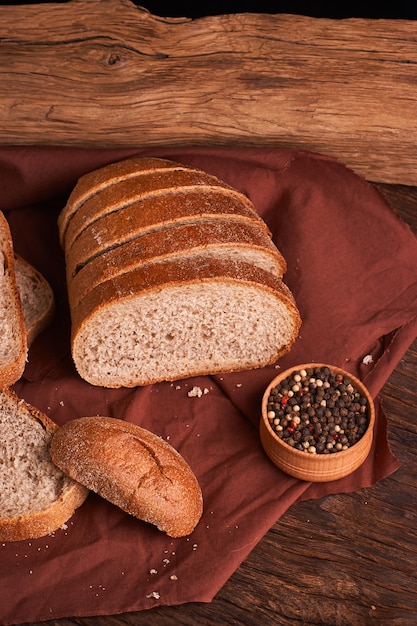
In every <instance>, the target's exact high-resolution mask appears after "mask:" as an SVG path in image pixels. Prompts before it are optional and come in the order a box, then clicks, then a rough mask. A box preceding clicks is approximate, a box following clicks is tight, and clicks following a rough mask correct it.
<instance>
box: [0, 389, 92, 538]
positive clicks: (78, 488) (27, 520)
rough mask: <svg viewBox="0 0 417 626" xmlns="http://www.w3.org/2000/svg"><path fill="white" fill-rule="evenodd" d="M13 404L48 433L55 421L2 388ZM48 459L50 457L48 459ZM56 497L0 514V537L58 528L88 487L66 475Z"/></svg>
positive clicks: (30, 535) (28, 535) (35, 534)
mask: <svg viewBox="0 0 417 626" xmlns="http://www.w3.org/2000/svg"><path fill="white" fill-rule="evenodd" d="M0 393H3V394H5V395H7V396H8V398H9V400H10V402H11V403H13V404H14V406H15V411H16V413H17V412H24V413H25V414H26V415H27V416H28V417H29V418H31V419H33V420H34V422H36V424H39V423H40V424H41V425H42V427H43V428H44V430H45V431H46V432H47V433H48V434H49V435H50V436H51V438H52V435H53V433H54V432H56V430H57V429H58V425H57V424H56V423H55V422H54V421H52V420H51V419H50V418H49V417H48V416H47V415H45V414H44V413H42V412H41V411H39V410H38V409H36V408H35V407H33V406H32V405H30V404H28V403H27V402H25V401H24V400H22V399H20V398H19V397H18V396H17V394H16V393H15V392H14V391H12V390H10V389H7V390H5V391H2V392H0ZM51 463H52V461H51ZM64 485H65V486H64V488H63V489H62V491H61V493H60V495H59V497H58V498H57V500H56V501H55V502H54V503H53V504H51V505H50V506H48V507H46V508H44V509H41V510H38V511H34V512H31V513H25V514H22V515H18V516H13V517H6V518H0V541H23V540H27V539H36V538H39V537H43V536H45V535H49V534H51V533H52V532H54V531H56V530H58V528H60V527H61V526H62V525H63V524H64V523H65V522H67V521H68V520H69V518H70V517H71V516H72V515H73V514H74V512H75V510H76V509H77V508H78V507H79V506H81V504H82V503H83V502H84V501H85V499H86V498H87V496H88V493H89V492H88V489H86V488H85V487H84V486H83V485H81V484H80V483H78V482H75V481H73V480H69V479H66V481H65V483H64Z"/></svg>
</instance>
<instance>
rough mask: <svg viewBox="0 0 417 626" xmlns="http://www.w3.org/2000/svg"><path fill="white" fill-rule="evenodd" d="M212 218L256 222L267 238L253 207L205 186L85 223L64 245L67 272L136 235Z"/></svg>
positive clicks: (225, 191) (143, 201) (221, 190)
mask: <svg viewBox="0 0 417 626" xmlns="http://www.w3.org/2000/svg"><path fill="white" fill-rule="evenodd" d="M214 218H219V219H225V218H227V219H228V220H230V222H238V223H239V224H240V223H242V224H248V225H256V226H257V227H258V228H259V229H260V230H262V231H263V232H264V233H265V235H268V236H269V237H270V231H269V229H268V227H267V225H266V224H265V222H264V221H263V220H262V218H261V217H260V216H259V215H258V214H257V213H256V211H255V210H254V208H253V207H251V206H248V204H247V203H243V202H241V200H240V199H239V198H235V197H234V196H232V195H230V193H229V192H228V190H223V189H216V188H209V189H206V190H199V191H194V192H188V193H181V192H178V193H175V194H167V195H163V196H160V197H155V198H148V199H146V200H142V201H140V202H137V203H134V204H132V205H129V206H127V207H124V208H121V209H119V210H117V211H114V212H112V213H110V214H108V215H105V216H103V217H101V218H100V219H97V220H96V221H94V222H93V223H91V224H90V225H89V226H87V227H86V228H85V229H84V230H83V231H82V232H81V233H80V235H79V236H78V237H77V238H76V239H75V240H74V242H73V243H72V245H70V244H69V243H68V244H67V245H66V246H65V257H66V264H67V274H68V276H72V275H74V273H76V271H77V266H82V265H84V264H85V263H87V262H88V261H89V260H90V259H92V258H94V257H95V256H97V255H98V254H100V253H102V252H104V251H105V250H107V249H109V248H112V247H114V246H116V245H119V244H121V243H124V242H127V241H129V240H131V239H134V238H135V237H137V236H138V235H143V234H145V233H148V232H151V231H155V230H161V229H163V228H167V227H171V226H173V225H176V224H179V225H180V224H188V223H193V222H196V221H200V220H202V219H204V220H207V219H214Z"/></svg>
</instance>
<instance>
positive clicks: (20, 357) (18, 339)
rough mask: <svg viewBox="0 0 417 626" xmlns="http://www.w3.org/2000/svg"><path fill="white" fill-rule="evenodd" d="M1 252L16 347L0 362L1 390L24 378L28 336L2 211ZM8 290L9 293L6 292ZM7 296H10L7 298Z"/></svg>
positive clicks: (9, 238) (10, 239)
mask: <svg viewBox="0 0 417 626" xmlns="http://www.w3.org/2000/svg"><path fill="white" fill-rule="evenodd" d="M0 252H1V257H2V262H3V263H2V265H3V267H2V268H1V272H2V274H3V289H4V290H5V291H4V293H3V295H2V298H3V302H4V301H8V302H9V304H10V311H9V312H8V315H10V316H12V318H13V319H12V320H10V322H11V324H12V325H13V328H14V332H13V334H14V337H15V346H14V350H13V351H11V354H10V358H9V360H8V361H7V362H5V361H4V362H0V389H5V388H7V387H9V386H11V385H13V384H14V383H15V382H16V381H17V380H19V378H20V377H21V376H22V374H23V372H24V369H25V365H26V357H27V336H26V326H25V321H24V316H23V310H22V304H21V301H20V295H19V290H18V288H17V283H16V268H15V259H14V250H13V241H12V235H11V232H10V227H9V224H8V222H7V220H6V218H5V216H4V214H3V213H2V212H1V211H0ZM6 290H7V291H6ZM6 295H7V296H8V297H7V298H6Z"/></svg>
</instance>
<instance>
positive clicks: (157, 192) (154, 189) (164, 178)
mask: <svg viewBox="0 0 417 626" xmlns="http://www.w3.org/2000/svg"><path fill="white" fill-rule="evenodd" d="M213 188H214V189H223V190H224V192H225V193H227V194H228V195H231V196H233V197H235V198H238V199H239V200H240V201H241V202H242V203H243V204H246V205H247V207H248V208H249V209H250V210H251V211H253V212H255V213H256V211H255V210H254V207H253V205H252V203H251V202H250V200H248V198H246V196H245V195H244V194H241V193H240V192H238V191H236V190H235V189H232V188H231V187H229V185H227V184H226V183H223V182H222V181H221V180H219V179H218V178H216V177H215V176H210V175H209V174H206V173H205V172H201V171H200V170H192V169H187V170H183V169H181V170H163V171H161V172H160V171H155V172H140V173H139V174H138V175H136V176H134V177H133V178H128V179H126V180H121V181H120V182H118V183H114V184H112V185H110V186H109V187H106V188H104V189H103V190H102V191H101V192H100V193H97V194H95V195H93V196H92V197H91V198H89V199H88V200H86V201H85V202H84V203H83V204H82V205H81V206H79V207H78V209H77V210H76V211H75V213H74V214H73V216H72V219H71V220H70V222H69V223H68V226H67V229H66V231H65V236H64V239H63V244H64V246H63V247H64V249H68V248H69V247H70V246H71V245H72V244H73V242H74V240H75V239H76V238H77V237H78V236H79V235H80V233H81V232H82V231H83V230H84V228H86V227H87V226H88V225H90V224H92V223H93V222H94V221H95V220H97V219H99V218H100V217H104V216H105V215H108V214H110V213H112V212H113V211H117V210H120V209H121V208H123V207H125V206H129V205H130V204H133V203H135V202H138V201H139V200H146V199H147V198H156V197H160V196H165V195H167V194H172V193H178V192H181V193H189V192H195V191H205V190H211V189H213Z"/></svg>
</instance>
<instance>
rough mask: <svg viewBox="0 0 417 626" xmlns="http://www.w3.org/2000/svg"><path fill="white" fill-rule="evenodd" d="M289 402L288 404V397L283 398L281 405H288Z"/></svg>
mask: <svg viewBox="0 0 417 626" xmlns="http://www.w3.org/2000/svg"><path fill="white" fill-rule="evenodd" d="M287 402H288V396H282V398H281V404H287Z"/></svg>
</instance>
